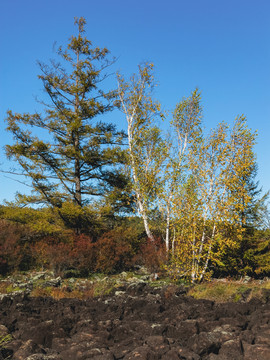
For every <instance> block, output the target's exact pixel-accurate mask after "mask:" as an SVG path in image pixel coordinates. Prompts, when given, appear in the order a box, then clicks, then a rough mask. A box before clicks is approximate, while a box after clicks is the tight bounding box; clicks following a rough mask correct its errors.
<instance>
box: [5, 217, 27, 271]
mask: <svg viewBox="0 0 270 360" xmlns="http://www.w3.org/2000/svg"><path fill="white" fill-rule="evenodd" d="M23 235H24V228H23V227H22V226H19V225H17V224H13V223H11V222H8V221H6V220H0V273H1V274H6V273H8V272H11V271H15V270H17V269H18V268H19V266H20V264H21V261H22V259H23V246H22V244H21V239H22V237H23Z"/></svg>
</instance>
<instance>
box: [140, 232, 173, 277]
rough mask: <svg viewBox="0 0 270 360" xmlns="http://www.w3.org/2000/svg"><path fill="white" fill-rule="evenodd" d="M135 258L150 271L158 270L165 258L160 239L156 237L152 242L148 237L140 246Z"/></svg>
mask: <svg viewBox="0 0 270 360" xmlns="http://www.w3.org/2000/svg"><path fill="white" fill-rule="evenodd" d="M136 260H137V262H140V263H141V264H142V265H144V266H145V267H146V268H147V269H148V270H149V271H151V272H158V271H160V269H161V267H162V265H163V264H164V263H165V262H166V260H167V254H166V249H165V244H164V242H163V241H162V240H161V239H156V240H155V241H154V242H153V241H151V240H149V239H148V240H147V242H146V243H144V244H143V245H142V246H141V249H140V252H139V254H138V256H137V258H136Z"/></svg>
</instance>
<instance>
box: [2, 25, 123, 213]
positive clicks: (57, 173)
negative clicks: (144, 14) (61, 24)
mask: <svg viewBox="0 0 270 360" xmlns="http://www.w3.org/2000/svg"><path fill="white" fill-rule="evenodd" d="M85 24H86V21H85V19H84V18H75V25H77V27H78V35H77V36H72V37H71V39H70V42H69V44H68V46H67V48H66V49H65V50H64V49H63V48H62V47H60V48H59V49H58V55H59V57H60V62H56V61H51V63H50V65H49V66H47V65H45V64H42V63H39V65H40V69H41V72H42V73H41V75H40V76H39V79H40V80H41V81H42V83H43V87H44V90H45V92H46V93H47V95H48V98H49V102H48V103H45V102H42V104H43V105H44V113H42V114H41V113H34V114H30V113H24V114H18V113H13V112H12V111H8V116H7V122H8V127H7V130H8V131H9V132H11V133H12V134H13V137H14V140H15V143H14V144H13V145H8V146H6V154H7V156H8V158H9V159H11V160H15V161H16V162H17V163H18V164H19V165H20V168H21V170H22V171H20V172H19V174H21V175H24V176H26V177H27V178H28V179H30V180H31V186H32V188H33V192H32V195H31V196H24V195H20V196H19V200H20V201H21V202H23V203H38V204H41V203H45V204H49V205H51V206H53V207H56V208H61V206H62V204H63V203H64V202H70V203H71V202H73V203H74V204H75V205H76V206H78V207H79V208H82V207H83V206H84V205H85V204H86V202H87V201H88V200H89V198H91V196H101V195H104V194H106V192H107V191H108V190H110V189H111V188H115V187H116V186H121V185H123V182H124V179H123V176H122V175H121V174H120V172H119V171H118V170H119V169H118V167H117V164H118V165H119V164H120V163H121V162H123V156H124V153H123V151H122V150H121V145H122V142H123V139H124V137H125V135H124V133H123V132H121V131H117V130H116V127H115V126H114V125H113V124H111V123H106V122H104V121H102V120H100V119H101V117H100V116H101V115H103V114H105V113H107V112H110V111H111V110H113V108H114V105H113V102H114V99H115V93H114V92H113V91H104V90H102V88H101V85H102V83H103V81H104V80H105V79H106V78H107V76H108V75H107V74H106V69H107V68H108V67H109V66H111V65H112V64H113V63H114V61H115V60H114V59H111V58H110V57H109V51H108V50H107V49H106V48H99V47H93V46H92V43H91V42H90V41H89V40H88V39H87V38H86V37H85V36H84V32H85ZM40 129H42V131H40ZM44 131H45V133H46V135H45V136H44V139H42V138H41V136H40V134H44ZM17 173H18V172H17Z"/></svg>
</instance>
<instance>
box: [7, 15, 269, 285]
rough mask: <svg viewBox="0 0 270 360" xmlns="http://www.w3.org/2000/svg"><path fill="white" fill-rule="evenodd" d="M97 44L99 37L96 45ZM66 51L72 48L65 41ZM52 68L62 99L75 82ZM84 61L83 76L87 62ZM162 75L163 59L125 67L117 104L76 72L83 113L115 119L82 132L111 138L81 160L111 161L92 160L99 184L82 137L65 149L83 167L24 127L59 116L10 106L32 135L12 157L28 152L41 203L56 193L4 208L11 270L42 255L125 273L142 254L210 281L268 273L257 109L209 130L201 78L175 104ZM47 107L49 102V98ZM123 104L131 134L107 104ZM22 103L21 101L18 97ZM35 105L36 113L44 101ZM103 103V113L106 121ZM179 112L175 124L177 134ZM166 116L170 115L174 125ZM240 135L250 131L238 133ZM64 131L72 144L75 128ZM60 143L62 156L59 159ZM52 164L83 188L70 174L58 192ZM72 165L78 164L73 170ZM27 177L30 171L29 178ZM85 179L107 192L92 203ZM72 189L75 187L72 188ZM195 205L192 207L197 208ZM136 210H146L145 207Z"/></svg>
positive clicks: (51, 86) (56, 263) (50, 262)
mask: <svg viewBox="0 0 270 360" xmlns="http://www.w3.org/2000/svg"><path fill="white" fill-rule="evenodd" d="M216 10H217V9H216ZM219 10H220V9H219ZM77 25H78V27H79V28H80V26H81V35H83V26H84V24H83V23H80V22H79V21H78V23H77ZM73 33H74V32H73ZM78 39H79V38H77V43H76V41H75V40H74V42H73V45H72V46H71V50H72V49H73V50H75V49H76V46H77V49H78V46H79V45H78ZM85 45H90V47H91V44H86V43H85ZM72 47H73V48H72ZM79 47H80V46H79ZM57 48H58V46H56V47H55V49H57ZM80 51H81V53H82V55H87V51H85V49H83V48H82V47H80ZM75 52H76V51H75ZM107 55H108V54H107V52H106V50H104V51H103V50H102V48H101V49H98V50H97V49H96V50H95V51H94V52H92V53H91V56H92V58H93V56H94V57H95V59H96V60H97V61H98V62H99V61H101V60H102V61H103V60H105V62H104V61H103V65H104V66H105V69H104V70H107V65H108V64H107V63H106V58H107ZM62 56H64V57H65V56H66V55H65V53H64V52H62ZM66 59H67V60H69V59H68V58H66ZM42 61H43V60H42ZM109 61H111V62H112V64H111V65H112V66H115V64H117V61H116V62H115V63H114V60H113V58H112V57H110V60H109ZM77 65H78V63H77ZM87 65H89V64H87ZM54 66H55V69H54V70H57V71H58V70H59V67H58V68H57V63H55V64H54ZM89 69H90V68H89ZM40 70H41V78H40V80H41V81H42V82H43V85H44V88H45V90H46V92H47V93H48V95H49V98H50V100H52V104H54V105H56V103H57V101H58V100H57V97H58V95H59V93H58V94H57V93H56V92H55V91H54V90H55V89H56V88H57V87H58V88H59V86H60V87H62V89H61V90H63V89H64V91H66V90H67V88H66V87H65V86H66V84H63V78H62V79H61V76H60V77H59V76H58V78H56V77H52V73H51V71H50V70H49V69H48V68H47V67H46V65H45V64H43V63H40ZM80 70H85V69H82V68H81V69H80ZM61 71H62V69H61ZM76 71H77V75H78V66H77V68H76ZM135 71H136V69H135ZM133 72H134V70H133ZM62 74H63V73H62ZM88 74H89V73H88ZM98 75H99V74H98ZM154 75H155V74H154V72H153V65H152V63H146V62H145V63H142V64H141V66H140V68H139V70H137V76H135V77H133V78H130V79H129V75H126V74H124V76H122V75H118V85H116V87H115V90H116V91H115V93H110V94H109V96H108V95H106V96H105V98H106V100H109V103H108V104H107V105H106V106H105V107H104V105H102V106H100V104H97V103H96V104H93V101H92V102H89V103H86V102H85V103H84V104H82V102H81V101H79V95H81V94H82V91H81V90H82V89H80V90H78V82H76V81H78V79H79V80H83V82H84V85H83V87H84V90H86V91H85V92H86V93H87V90H88V89H90V88H91V87H92V86H93V84H95V82H94V81H92V82H91V81H90V82H88V85H87V86H86V85H85V80H86V77H82V76H81V75H79V76H77V79H75V78H76V74H75V77H73V80H74V79H75V83H74V84H75V88H74V86H73V88H72V91H73V93H72V94H71V92H70V91H69V95H74V96H75V97H74V99H75V101H74V103H73V110H74V111H73V112H74V113H75V114H76V113H77V115H78V111H77V110H78V109H79V107H80V109H81V110H80V116H81V118H83V119H86V118H88V119H92V118H94V116H97V119H98V121H102V122H103V118H104V119H105V121H104V122H103V123H101V122H97V123H96V124H97V125H96V126H95V128H94V131H93V128H92V129H89V128H88V129H86V128H84V130H83V132H81V133H80V136H81V135H82V136H83V138H84V139H86V141H87V138H86V137H85V135H86V134H87V131H88V135H89V130H91V131H90V132H91V134H92V135H93V134H94V133H95V135H94V136H92V145H93V143H94V145H95V146H97V143H98V144H99V145H101V146H100V147H99V150H101V151H97V150H96V153H95V155H96V157H95V159H94V160H93V156H92V155H93V152H92V153H91V154H90V152H89V153H88V154H87V152H86V151H83V155H84V159H79V158H78V161H77V165H78V164H79V162H80V161H83V162H84V166H85V173H84V174H83V175H84V176H85V175H86V174H89V166H90V167H91V166H92V168H93V161H94V164H95V168H99V169H102V171H101V172H99V174H97V173H96V172H95V171H94V172H93V171H92V173H93V174H94V176H93V177H92V179H95V180H94V182H93V181H92V185H91V188H90V187H89V184H87V182H88V181H89V177H87V176H86V177H85V179H82V178H80V177H79V176H76V152H77V151H78V149H79V148H77V149H76V141H75V140H74V136H73V137H72V139H73V140H74V141H75V142H74V141H73V150H71V149H69V153H68V154H67V153H65V156H66V155H67V158H68V157H69V158H70V159H71V158H72V159H73V160H74V166H73V165H72V161H70V164H68V161H66V162H65V163H64V162H63V161H62V162H61V161H60V162H61V164H60V163H59V159H60V158H61V157H60V158H59V156H60V155H61V154H62V155H63V153H61V151H60V152H59V148H60V147H59V143H58V146H57V145H56V147H54V151H51V149H49V148H48V147H46V146H47V145H46V146H45V147H44V144H45V143H44V142H43V143H41V142H38V141H37V139H36V138H35V139H34V138H31V136H30V135H29V133H26V132H23V131H22V130H23V127H22V126H19V128H18V127H17V124H18V123H19V122H20V121H21V120H22V121H23V123H24V124H28V125H29V124H30V125H31V126H32V125H33V121H34V122H35V124H38V127H43V128H44V127H45V128H46V126H47V129H48V122H47V123H46V124H45V123H44V120H42V119H40V118H38V117H37V116H36V117H34V118H33V117H31V116H29V115H28V116H27V117H25V116H18V115H16V116H14V113H9V115H8V120H9V133H13V134H14V135H15V137H17V140H19V143H20V144H18V145H17V146H11V147H9V148H7V151H8V152H9V155H10V158H12V157H13V159H16V161H17V162H18V161H19V162H20V164H21V166H22V167H23V169H24V172H26V173H27V174H28V177H29V178H31V179H33V180H34V182H33V184H34V185H35V188H36V190H39V194H42V195H43V199H41V198H40V197H39V198H36V199H35V200H37V203H38V204H39V205H40V204H41V202H43V203H44V201H43V200H44V198H46V201H45V204H47V205H49V207H47V206H45V207H43V208H42V209H40V208H36V207H35V208H34V209H33V208H29V207H27V208H25V207H24V208H23V210H22V207H21V206H22V204H24V205H25V204H28V205H29V204H30V203H32V202H33V198H31V197H29V196H28V197H23V196H17V203H8V204H6V205H5V206H2V207H1V217H2V223H1V226H2V232H1V234H2V235H1V244H2V245H1V250H2V257H1V258H2V272H6V271H12V270H14V269H16V268H19V269H24V268H25V267H31V266H45V267H53V268H54V269H55V270H56V271H64V270H65V269H67V268H78V267H79V268H80V270H81V271H83V272H86V273H87V272H89V271H107V272H113V271H120V270H122V269H127V268H129V267H132V266H133V265H135V263H145V264H147V265H148V266H150V267H151V266H152V267H153V268H155V270H157V268H159V267H160V266H161V267H162V268H165V269H166V270H167V271H169V272H170V273H172V274H173V275H174V276H179V277H182V276H186V277H191V278H192V280H193V281H195V280H201V279H202V278H203V277H204V276H206V274H207V276H211V275H212V274H214V275H219V274H224V273H225V274H229V275H237V274H247V273H248V274H253V275H254V274H256V276H262V275H263V276H264V275H266V274H267V272H268V268H269V261H268V247H269V234H268V231H269V223H267V221H268V219H267V206H266V201H267V199H266V197H264V196H263V195H264V192H260V191H259V186H258V184H257V180H256V176H257V160H256V157H255V154H254V148H255V133H254V130H251V129H250V128H249V127H248V124H247V122H246V119H245V117H244V116H241V115H240V116H239V117H238V118H237V120H236V121H235V123H234V127H233V125H230V128H231V130H229V128H228V125H226V124H225V123H221V124H220V125H218V122H220V121H218V122H217V123H215V125H214V127H215V128H217V130H214V129H213V130H212V131H210V130H209V131H208V132H207V131H205V129H203V126H202V114H203V110H204V114H205V109H202V101H203V100H202V98H203V97H202V98H201V94H200V91H199V90H197V89H196V90H194V89H192V90H191V91H190V92H189V93H188V94H187V92H186V91H185V95H186V97H185V98H183V97H182V96H181V97H180V98H178V99H177V101H176V103H175V105H174V109H173V110H172V111H170V110H168V111H165V109H164V106H163V104H161V105H160V104H159V103H158V102H157V100H156V98H157V96H156V95H157V90H154V89H156V80H155V78H154ZM91 76H92V79H95V76H96V74H93V73H92V74H91ZM112 77H114V79H115V76H111V77H110V78H109V85H110V86H111V84H112V81H111V80H110V79H111V78H112ZM51 79H53V81H50V80H51ZM59 79H60V80H59ZM88 79H89V76H88ZM64 80H65V79H64ZM97 83H98V82H97ZM115 84H117V81H115ZM196 85H197V84H196ZM63 86H64V88H63ZM76 86H77V88H76ZM107 86H108V82H107V84H105V88H104V89H102V90H103V91H105V93H107V90H108V89H109V87H107ZM91 90H93V89H92V88H91ZM76 94H77V95H76ZM103 95H104V93H100V94H99V96H103ZM83 100H84V99H83ZM42 101H43V97H42ZM44 101H45V100H44ZM55 101H56V102H55ZM76 104H77V105H76ZM59 105H60V107H61V106H64V105H63V102H61V104H60V103H59V102H58V103H57V106H56V108H57V109H56V108H55V109H56V110H57V112H58V114H57V115H56V113H55V109H54V110H53V111H54V113H52V112H50V113H47V115H49V117H50V119H51V120H52V121H54V122H52V121H51V122H50V130H52V127H54V129H55V127H56V126H55V124H56V120H57V121H58V122H59V120H60V121H61V120H62V121H63V117H62V118H61V117H59ZM81 105H83V106H81ZM37 106H38V107H39V108H38V109H40V107H42V106H43V107H44V103H43V104H40V103H39V104H38V105H37ZM76 106H77V110H76ZM91 106H92V110H91ZM112 106H116V107H118V108H119V109H122V111H123V112H124V115H125V116H123V115H121V116H119V115H118V116H119V118H120V117H121V118H122V119H123V120H124V119H125V117H126V120H127V124H128V126H123V127H124V128H125V127H127V129H128V131H127V136H125V134H124V133H122V132H120V130H121V128H119V126H118V125H119V124H118V123H117V124H116V125H117V128H114V127H113V126H112V125H111V124H112V122H111V121H108V119H109V118H108V115H106V116H105V117H104V114H105V113H107V112H108V113H111V111H110V110H112V108H111V107H112ZM10 109H11V110H12V111H13V110H14V111H17V109H16V108H15V109H14V107H10ZM93 109H94V110H93ZM35 110H36V108H35V109H34V110H33V112H34V111H35ZM62 110H63V109H62ZM25 111H27V112H28V111H29V113H31V111H32V110H31V109H27V110H25ZM39 111H40V110H39ZM50 111H51V110H50ZM91 111H92V112H91ZM20 112H21V110H20ZM101 114H102V120H99V119H100V115H101ZM62 115H63V114H62ZM62 115H61V116H62ZM63 116H64V117H65V118H66V119H69V120H70V114H67V113H65V114H64V115H63ZM264 116H265V114H264ZM6 117H7V116H6ZM204 117H205V116H204ZM233 117H234V118H235V114H234V116H233ZM73 120H74V121H73V127H72V129H67V127H66V128H65V131H66V130H70V131H71V132H72V131H73V135H74V134H75V133H76V131H75V130H76V126H77V129H79V127H78V122H77V123H76V121H77V120H76V116H75V117H73ZM230 120H231V119H230ZM170 122H171V126H172V128H173V129H174V132H173V131H172V132H171V134H170V135H167V134H166V133H167V132H168V124H169V123H170ZM164 123H165V124H167V125H166V126H164ZM63 124H64V123H63ZM123 124H124V123H123ZM44 125H46V126H44ZM68 125H70V121H69V124H68ZM203 125H204V124H203ZM57 130H58V132H59V131H61V130H63V129H61V126H59V128H58V129H57ZM86 130H87V131H86ZM161 130H162V131H161ZM164 130H166V131H164ZM74 131H75V132H74ZM207 133H208V134H210V135H206V134H207ZM78 134H79V132H78ZM34 135H37V133H36V134H34ZM39 135H40V133H39ZM58 135H59V134H58ZM78 136H79V135H78ZM101 138H102V141H101V140H100V139H101ZM78 139H79V138H78ZM235 139H238V141H237V142H235V143H234V140H235ZM239 139H240V140H241V141H240V140H239ZM58 141H59V138H58ZM61 141H62V143H61V146H62V145H63V139H62V140H61ZM236 143H237V144H236ZM11 144H12V141H11ZM195 144H196V146H195ZM198 144H200V145H198ZM65 145H67V143H65ZM88 145H89V143H88ZM106 145H114V148H113V149H111V150H112V151H111V150H110V151H104V146H105V147H106ZM115 145H117V146H118V147H117V148H116V147H115ZM147 145H149V146H148V147H147ZM86 147H87V144H85V148H86ZM127 148H128V151H126V149H127ZM29 149H30V151H29ZM56 149H58V150H57V151H56ZM95 149H96V148H95ZM116 149H117V150H116ZM70 151H71V152H70ZM72 151H73V153H72ZM237 151H238V152H237ZM185 152H186V154H184V153H185ZM26 153H27V154H28V155H27V154H26ZM52 154H57V155H56V157H54V158H53V156H52ZM176 154H177V156H178V157H177V156H176ZM25 155H27V156H29V158H30V159H31V161H32V160H34V161H32V165H31V166H32V167H29V163H27V166H26V162H25V161H22V159H23V158H24V159H25ZM40 155H42V156H41V158H43V165H44V161H45V163H46V166H47V168H46V169H44V167H43V168H42V166H43V165H42V166H41V167H40V165H41V163H42V161H41V162H40ZM90 155H91V156H90ZM184 155H185V157H184ZM27 156H26V157H27ZM38 158H39V160H38ZM176 158H177V160H176ZM56 159H57V161H58V163H57V164H56V162H55V161H56ZM168 159H170V161H168ZM213 159H214V160H215V161H214V162H213ZM179 160H180V161H179ZM52 162H54V163H52ZM5 164H6V163H5ZM33 164H34V166H33ZM48 164H49V167H50V168H51V169H52V168H54V170H55V169H56V168H57V167H58V166H60V167H62V170H61V176H59V171H58V172H55V171H54V175H55V174H56V173H57V177H58V179H60V181H61V182H62V183H63V181H64V180H67V183H68V184H72V183H74V187H73V186H69V185H68V186H66V185H65V190H66V191H65V194H64V193H63V192H62V193H61V194H60V193H59V191H58V194H57V196H55V194H56V193H55V191H54V190H56V189H54V188H53V187H52V186H51V184H49V183H46V184H45V182H46V181H47V180H48V179H49V178H48V177H47V176H46V171H45V170H48ZM85 164H86V165H85ZM116 164H117V167H115V165H116ZM203 164H204V165H205V166H203ZM69 165H71V167H70V166H69ZM87 165H88V168H87ZM104 165H105V166H106V165H109V168H107V171H103V169H104ZM180 165H181V166H180ZM112 166H114V169H113V171H111V168H112ZM72 168H73V169H75V170H74V171H73V172H72ZM64 169H65V171H64ZM116 169H117V171H116ZM77 170H78V166H77ZM9 171H10V170H9ZM16 171H17V170H16ZM16 171H15V170H14V169H13V170H12V171H10V172H12V173H13V174H9V175H8V176H12V177H13V178H14V176H15V174H14V173H15V172H16ZM37 174H38V177H37ZM77 174H78V172H77ZM6 175H7V174H6ZM116 175H117V176H116ZM43 176H44V177H43ZM63 176H64V177H65V179H64V178H63ZM90 178H91V177H90ZM72 179H73V180H72ZM76 179H77V180H78V179H80V180H83V181H82V183H83V182H84V181H85V183H86V185H87V186H86V187H85V188H84V189H82V188H80V186H79V185H78V181H77V182H76ZM194 179H195V180H194ZM199 179H201V180H199ZM229 179H230V181H229ZM19 181H20V183H21V182H24V180H23V179H20V180H19ZM79 182H80V181H79ZM97 182H99V184H98V186H96V185H97ZM30 183H31V182H30ZM30 183H29V182H28V185H29V184H30ZM101 183H102V184H101ZM93 184H94V186H93ZM232 184H233V186H232ZM237 186H238V187H237ZM119 189H120V190H121V191H120V190H119ZM40 190H42V191H40ZM82 190H83V192H85V194H87V192H88V194H94V193H95V194H97V195H101V197H100V196H99V197H98V199H99V200H98V201H93V197H90V199H91V201H90V203H89V202H88V203H84V202H83V200H82V198H80V196H81V195H82ZM61 191H62V190H61ZM68 192H69V196H66V194H67V193H68ZM28 194H29V193H28ZM224 194H226V196H225V195H224ZM48 195H49V196H48ZM44 196H45V197H44ZM86 198H87V197H86ZM48 199H49V200H48ZM41 200H42V201H41ZM168 200H170V201H168ZM225 200H226V201H225ZM217 204H219V206H217ZM188 205H189V208H190V209H187V207H188ZM59 209H60V210H59ZM56 210H57V211H56ZM129 211H131V213H130V212H129ZM134 213H135V214H137V215H138V216H134ZM236 214H238V215H237V216H236ZM140 218H141V219H140ZM258 220H260V221H258ZM183 229H184V232H183ZM187 229H189V230H190V231H189V230H188V231H187ZM191 230H192V231H191ZM41 249H43V251H40V250H41ZM240 254H241V256H240V258H239V255H240ZM239 259H240V260H239Z"/></svg>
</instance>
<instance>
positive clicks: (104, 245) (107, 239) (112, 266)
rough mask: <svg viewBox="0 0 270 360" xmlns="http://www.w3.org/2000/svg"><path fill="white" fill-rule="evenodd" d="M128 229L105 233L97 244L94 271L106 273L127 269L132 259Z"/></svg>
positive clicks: (131, 235) (132, 251)
mask: <svg viewBox="0 0 270 360" xmlns="http://www.w3.org/2000/svg"><path fill="white" fill-rule="evenodd" d="M132 237H133V234H132V232H130V229H123V228H117V229H114V230H111V231H109V232H107V233H105V234H104V235H103V236H102V237H101V238H100V239H99V241H98V243H97V264H96V270H97V271H102V272H106V273H113V272H119V271H122V270H126V269H128V268H129V267H130V266H131V265H132V263H133V258H134V254H135V252H134V248H133V243H132Z"/></svg>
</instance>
